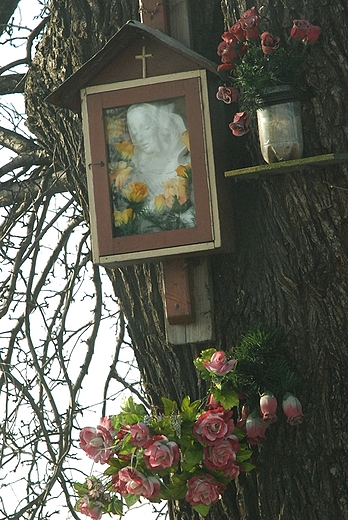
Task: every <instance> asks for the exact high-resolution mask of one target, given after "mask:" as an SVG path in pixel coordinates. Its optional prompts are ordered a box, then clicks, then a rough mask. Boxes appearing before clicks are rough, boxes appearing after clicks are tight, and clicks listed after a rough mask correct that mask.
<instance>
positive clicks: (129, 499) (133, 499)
mask: <svg viewBox="0 0 348 520" xmlns="http://www.w3.org/2000/svg"><path fill="white" fill-rule="evenodd" d="M123 498H124V500H125V502H126V504H127V507H128V508H129V507H132V506H134V504H136V503H137V502H138V500H139V498H140V495H133V494H132V495H124V497H123Z"/></svg>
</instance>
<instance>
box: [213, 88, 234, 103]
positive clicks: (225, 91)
mask: <svg viewBox="0 0 348 520" xmlns="http://www.w3.org/2000/svg"><path fill="white" fill-rule="evenodd" d="M238 95H239V93H238V90H237V89H236V88H234V87H219V88H218V91H217V93H216V98H217V99H219V100H220V101H223V102H224V103H227V104H230V103H233V102H234V101H237V99H238Z"/></svg>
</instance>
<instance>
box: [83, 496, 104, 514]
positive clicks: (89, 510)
mask: <svg viewBox="0 0 348 520" xmlns="http://www.w3.org/2000/svg"><path fill="white" fill-rule="evenodd" d="M77 508H78V510H79V511H80V513H82V514H83V515H86V516H89V517H90V518H93V520H100V519H101V517H102V515H103V512H102V509H101V507H100V506H99V505H94V506H93V507H92V506H91V504H90V501H89V498H88V496H87V495H86V496H85V497H83V498H81V499H80V500H79V501H78V502H77Z"/></svg>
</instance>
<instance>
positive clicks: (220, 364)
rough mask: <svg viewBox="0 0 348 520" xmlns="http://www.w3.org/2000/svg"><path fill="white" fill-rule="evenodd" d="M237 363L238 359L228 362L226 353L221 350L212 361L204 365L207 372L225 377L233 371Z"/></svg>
mask: <svg viewBox="0 0 348 520" xmlns="http://www.w3.org/2000/svg"><path fill="white" fill-rule="evenodd" d="M236 363H237V360H236V359H231V360H230V361H227V357H226V354H225V352H223V351H222V350H219V351H218V352H215V353H214V354H213V355H212V356H211V358H210V361H204V363H203V365H204V366H205V368H206V369H207V370H209V372H212V373H213V374H216V375H217V376H225V375H226V374H228V373H229V372H231V371H232V370H233V367H234V365H235V364H236Z"/></svg>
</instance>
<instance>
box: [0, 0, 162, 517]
mask: <svg viewBox="0 0 348 520" xmlns="http://www.w3.org/2000/svg"><path fill="white" fill-rule="evenodd" d="M39 12H40V6H38V2H37V0H22V1H21V3H20V12H18V13H17V14H16V22H17V23H18V24H20V25H22V26H27V27H29V28H33V27H34V26H36V25H37V23H38V21H37V20H35V16H37V15H38V14H39ZM33 18H34V19H33ZM28 32H29V31H28V30H26V29H21V30H20V32H19V33H18V34H19V38H20V39H19V40H17V42H18V45H19V44H20V43H21V42H24V38H25V37H26V36H27V35H28ZM22 37H23V39H22ZM0 49H1V53H0V54H1V56H0V60H1V62H0V67H1V66H3V65H5V63H8V62H9V61H11V60H15V59H18V58H21V57H22V56H23V53H24V48H23V47H20V46H19V47H18V48H17V49H16V48H14V47H12V46H10V45H9V44H7V45H6V46H2V47H1V48H0ZM4 58H5V61H4ZM14 71H16V72H22V71H21V70H20V68H18V67H17V68H15V69H14ZM1 102H4V100H1ZM5 102H10V103H12V104H13V105H14V106H15V107H16V108H17V109H18V110H19V111H21V112H24V103H23V99H22V96H21V95H19V94H16V95H11V96H6V101H5ZM0 126H4V127H8V128H10V122H9V121H8V120H7V119H6V111H5V112H4V111H2V112H0ZM22 131H23V132H24V133H25V132H26V129H25V127H24V126H22ZM13 157H14V154H13V153H12V154H11V153H10V152H9V151H7V150H6V149H3V150H0V165H1V164H5V163H6V162H7V161H8V160H9V159H10V158H13ZM104 283H105V284H107V281H106V280H105V282H104ZM80 305H82V306H83V303H82V302H81V304H80ZM81 310H82V307H80V312H81ZM2 325H4V322H2ZM2 330H4V329H3V328H2ZM0 333H1V330H0ZM114 348H115V326H114V323H111V324H110V323H107V322H103V323H102V326H101V329H100V333H99V337H98V341H97V352H98V349H99V354H98V355H95V356H94V360H93V362H92V369H91V370H90V373H89V376H88V377H89V379H87V380H86V383H85V384H84V399H85V400H86V403H80V404H82V405H84V404H86V406H87V405H91V408H90V410H86V412H84V414H83V417H82V418H81V419H79V424H80V426H81V427H84V426H96V424H97V423H98V422H99V415H98V413H99V410H100V409H101V406H100V405H99V403H100V402H101V401H102V396H103V386H104V381H105V378H106V376H107V374H108V371H109V366H110V364H111V361H112V357H113V354H114ZM96 375H97V377H96ZM136 376H137V374H135V375H134V377H135V378H136ZM120 388H121V387H120V385H118V386H117V385H116V383H115V384H114V386H113V389H115V393H117V392H119V391H120ZM88 389H89V390H90V391H88ZM123 396H124V393H123V394H122V396H120V398H119V399H118V401H116V402H114V403H113V406H114V407H115V409H114V408H113V409H112V410H111V409H110V406H109V408H108V409H107V412H108V413H110V414H111V413H118V411H119V406H120V404H121V398H123ZM94 405H95V406H94ZM98 405H99V406H98ZM117 408H118V409H117ZM80 455H81V457H82V461H81V468H82V465H83V468H84V470H85V471H86V472H89V471H92V470H96V468H97V467H98V466H99V469H100V471H103V470H104V469H105V466H100V465H98V464H95V463H93V461H91V460H90V459H88V458H87V457H86V456H85V455H84V453H83V452H82V450H81V454H80ZM2 498H3V499H4V496H3V497H2ZM21 498H22V497H21V496H20V488H15V487H12V486H11V487H7V488H6V500H7V504H9V505H10V507H11V505H12V504H13V509H14V508H15V507H16V506H17V504H18V502H19V501H20V500H21ZM144 502H146V501H144ZM57 506H58V507H61V506H62V502H61V500H59V499H58V501H57V505H55V506H54V504H53V503H52V507H55V508H56V507H57ZM63 511H64V509H61V512H62V513H63ZM63 514H65V513H63ZM66 515H67V516H66V517H64V518H70V515H69V514H68V511H67V510H66ZM80 516H81V519H84V518H85V516H84V515H80ZM59 517H60V518H63V516H62V515H59ZM53 518H56V516H55V515H54V516H53ZM105 518H110V517H108V516H106V517H105ZM116 518H117V517H116ZM143 518H146V519H147V520H151V519H155V518H157V514H156V513H153V512H152V506H150V505H146V503H145V505H144V504H143V505H142V506H141V507H139V505H138V506H137V505H135V506H133V507H132V508H131V509H130V510H129V511H128V512H127V513H126V515H125V516H124V519H125V520H140V519H143Z"/></svg>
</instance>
